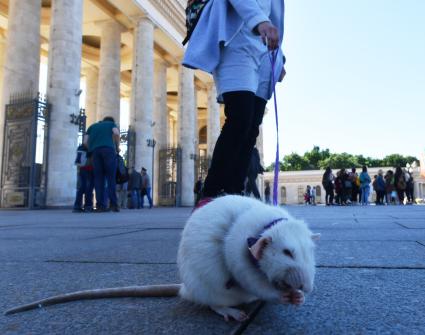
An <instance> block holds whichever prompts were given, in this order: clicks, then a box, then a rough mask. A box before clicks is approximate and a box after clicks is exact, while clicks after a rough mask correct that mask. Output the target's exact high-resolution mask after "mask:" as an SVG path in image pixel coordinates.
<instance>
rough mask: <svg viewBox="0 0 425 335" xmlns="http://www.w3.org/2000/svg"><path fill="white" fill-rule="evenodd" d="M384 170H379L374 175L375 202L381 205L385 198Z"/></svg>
mask: <svg viewBox="0 0 425 335" xmlns="http://www.w3.org/2000/svg"><path fill="white" fill-rule="evenodd" d="M383 174H384V171H382V170H379V171H378V175H377V176H376V182H375V190H376V204H377V205H383V204H384V198H385V180H384V176H383Z"/></svg>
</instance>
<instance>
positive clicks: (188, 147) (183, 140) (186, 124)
mask: <svg viewBox="0 0 425 335" xmlns="http://www.w3.org/2000/svg"><path fill="white" fill-rule="evenodd" d="M194 90H195V85H194V71H193V70H190V69H187V68H185V67H183V66H181V67H180V69H179V109H178V123H179V124H178V128H177V131H178V143H179V146H180V147H181V148H182V171H181V176H182V178H181V196H182V197H181V205H182V206H193V204H194V194H193V185H194V182H195V164H194V161H193V159H192V158H191V155H194V154H195V153H196V152H195V127H194V125H195V122H194V117H195V115H196V113H195V108H196V106H195V95H194Z"/></svg>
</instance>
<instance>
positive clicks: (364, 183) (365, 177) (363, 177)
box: [359, 165, 371, 205]
mask: <svg viewBox="0 0 425 335" xmlns="http://www.w3.org/2000/svg"><path fill="white" fill-rule="evenodd" d="M359 178H360V189H361V192H362V199H361V204H362V205H368V204H369V193H370V182H371V179H370V176H369V174H368V173H367V167H366V165H363V167H362V173H360V176H359Z"/></svg>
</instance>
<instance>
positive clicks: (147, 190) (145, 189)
mask: <svg viewBox="0 0 425 335" xmlns="http://www.w3.org/2000/svg"><path fill="white" fill-rule="evenodd" d="M145 195H146V197H147V198H148V201H149V208H152V206H153V202H152V197H151V179H150V177H149V175H148V173H147V171H146V169H145V168H144V167H142V187H141V198H142V203H141V207H142V208H143V203H144V199H145Z"/></svg>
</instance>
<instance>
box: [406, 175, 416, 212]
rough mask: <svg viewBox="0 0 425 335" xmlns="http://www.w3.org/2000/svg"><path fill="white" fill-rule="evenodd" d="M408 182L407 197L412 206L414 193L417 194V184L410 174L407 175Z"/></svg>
mask: <svg viewBox="0 0 425 335" xmlns="http://www.w3.org/2000/svg"><path fill="white" fill-rule="evenodd" d="M407 178H408V179H407V181H406V196H407V202H408V204H410V205H412V204H413V203H414V200H415V199H414V193H415V189H414V187H415V183H414V180H413V175H412V174H411V173H410V172H408V173H407Z"/></svg>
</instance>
